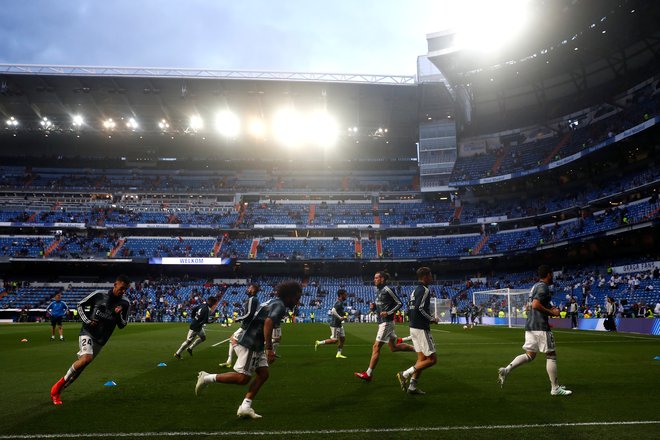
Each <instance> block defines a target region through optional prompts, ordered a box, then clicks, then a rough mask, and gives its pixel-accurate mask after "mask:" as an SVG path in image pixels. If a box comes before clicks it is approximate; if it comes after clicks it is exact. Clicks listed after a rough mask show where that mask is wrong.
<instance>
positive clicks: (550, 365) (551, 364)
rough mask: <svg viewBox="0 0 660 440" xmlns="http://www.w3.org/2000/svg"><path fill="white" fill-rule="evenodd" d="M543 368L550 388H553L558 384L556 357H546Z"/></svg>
mask: <svg viewBox="0 0 660 440" xmlns="http://www.w3.org/2000/svg"><path fill="white" fill-rule="evenodd" d="M545 369H546V371H547V372H548V377H549V378H550V383H551V384H552V389H553V390H554V389H555V388H557V387H558V386H559V383H557V359H552V358H548V359H546V361H545Z"/></svg>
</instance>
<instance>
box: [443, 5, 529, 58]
mask: <svg viewBox="0 0 660 440" xmlns="http://www.w3.org/2000/svg"><path fill="white" fill-rule="evenodd" d="M529 3H530V1H529V0H500V1H497V2H495V1H492V0H474V1H471V2H456V3H454V4H453V10H451V11H450V14H451V13H453V16H454V20H453V22H454V23H456V25H455V29H456V39H455V44H456V46H457V48H458V49H467V50H474V51H480V52H485V53H488V52H493V51H497V50H498V49H500V48H501V47H502V46H504V45H505V44H507V43H510V42H511V41H512V40H513V38H514V37H516V36H517V35H519V34H520V32H521V31H522V30H523V29H524V27H525V26H526V25H527V23H528V16H529Z"/></svg>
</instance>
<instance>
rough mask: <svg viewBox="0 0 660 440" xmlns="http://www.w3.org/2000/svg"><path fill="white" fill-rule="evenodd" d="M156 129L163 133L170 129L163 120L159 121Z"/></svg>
mask: <svg viewBox="0 0 660 440" xmlns="http://www.w3.org/2000/svg"><path fill="white" fill-rule="evenodd" d="M158 128H160V129H161V130H163V131H165V130H167V129H168V128H170V124H169V123H168V122H167V121H166V120H165V119H161V120H160V122H159V123H158Z"/></svg>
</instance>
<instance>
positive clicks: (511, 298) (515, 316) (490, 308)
mask: <svg viewBox="0 0 660 440" xmlns="http://www.w3.org/2000/svg"><path fill="white" fill-rule="evenodd" d="M528 296H529V289H498V290H484V291H482V292H472V303H473V304H474V305H475V307H476V308H477V309H478V310H479V314H480V315H481V316H483V317H484V318H492V319H484V321H485V323H492V324H495V325H498V324H499V325H502V324H508V326H509V328H511V327H522V326H524V325H525V321H526V319H527V311H526V307H527V299H528ZM502 318H505V321H504V322H502Z"/></svg>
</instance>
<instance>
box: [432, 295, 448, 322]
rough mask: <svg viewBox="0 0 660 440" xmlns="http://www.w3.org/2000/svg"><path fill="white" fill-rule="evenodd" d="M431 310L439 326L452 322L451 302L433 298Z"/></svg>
mask: <svg viewBox="0 0 660 440" xmlns="http://www.w3.org/2000/svg"><path fill="white" fill-rule="evenodd" d="M431 310H432V311H433V316H434V318H435V319H437V320H438V324H449V323H450V322H451V300H450V299H445V298H431Z"/></svg>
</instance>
